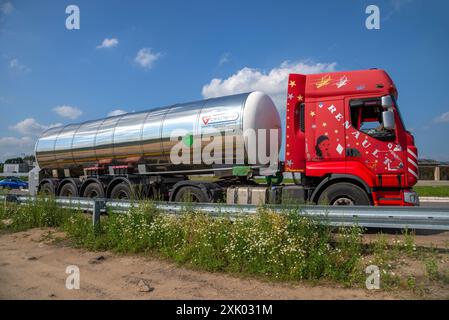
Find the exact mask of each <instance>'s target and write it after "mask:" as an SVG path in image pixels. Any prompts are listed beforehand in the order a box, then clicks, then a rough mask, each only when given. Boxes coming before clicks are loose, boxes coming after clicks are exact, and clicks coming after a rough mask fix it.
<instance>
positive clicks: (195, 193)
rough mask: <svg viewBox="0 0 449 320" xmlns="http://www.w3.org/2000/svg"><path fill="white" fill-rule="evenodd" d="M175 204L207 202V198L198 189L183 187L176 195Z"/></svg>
mask: <svg viewBox="0 0 449 320" xmlns="http://www.w3.org/2000/svg"><path fill="white" fill-rule="evenodd" d="M175 201H176V202H209V197H208V196H207V195H206V194H204V192H203V191H202V190H201V189H200V188H196V187H192V186H185V187H181V189H180V190H179V191H178V192H177V193H176V196H175Z"/></svg>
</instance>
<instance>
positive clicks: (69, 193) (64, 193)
mask: <svg viewBox="0 0 449 320" xmlns="http://www.w3.org/2000/svg"><path fill="white" fill-rule="evenodd" d="M59 196H61V197H77V196H78V189H77V188H76V186H75V185H74V184H73V183H66V184H65V185H63V186H62V188H61V191H59Z"/></svg>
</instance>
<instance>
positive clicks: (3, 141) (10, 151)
mask: <svg viewBox="0 0 449 320" xmlns="http://www.w3.org/2000/svg"><path fill="white" fill-rule="evenodd" d="M35 144H36V138H32V137H21V138H16V137H0V162H3V161H5V160H6V159H10V158H15V157H19V156H23V155H30V154H33V153H34V145H35Z"/></svg>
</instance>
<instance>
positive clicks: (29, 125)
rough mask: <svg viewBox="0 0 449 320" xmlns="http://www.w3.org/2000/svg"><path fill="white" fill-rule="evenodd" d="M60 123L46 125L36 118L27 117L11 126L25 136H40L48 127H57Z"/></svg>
mask: <svg viewBox="0 0 449 320" xmlns="http://www.w3.org/2000/svg"><path fill="white" fill-rule="evenodd" d="M60 125H61V124H60V123H56V124H51V125H44V124H40V123H39V122H37V121H36V120H35V119H34V118H27V119H25V120H22V121H20V122H18V123H17V124H15V125H13V126H10V127H9V128H10V129H11V130H14V131H17V132H19V133H21V134H23V135H25V136H38V135H40V134H41V133H42V132H43V131H45V130H47V129H48V128H51V127H57V126H60Z"/></svg>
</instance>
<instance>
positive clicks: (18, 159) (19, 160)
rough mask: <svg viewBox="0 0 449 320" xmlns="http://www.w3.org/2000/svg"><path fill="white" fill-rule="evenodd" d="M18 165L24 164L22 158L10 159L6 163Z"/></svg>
mask: <svg viewBox="0 0 449 320" xmlns="http://www.w3.org/2000/svg"><path fill="white" fill-rule="evenodd" d="M18 163H23V159H22V158H12V159H8V160H6V161H5V164H18Z"/></svg>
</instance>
